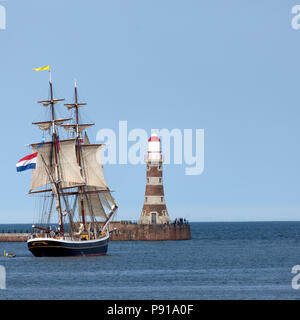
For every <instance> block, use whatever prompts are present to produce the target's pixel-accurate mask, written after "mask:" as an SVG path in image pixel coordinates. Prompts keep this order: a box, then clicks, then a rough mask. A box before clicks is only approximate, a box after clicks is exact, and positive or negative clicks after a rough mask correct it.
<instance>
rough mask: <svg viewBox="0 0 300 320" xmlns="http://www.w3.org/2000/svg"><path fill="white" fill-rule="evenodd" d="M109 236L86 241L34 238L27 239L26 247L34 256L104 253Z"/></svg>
mask: <svg viewBox="0 0 300 320" xmlns="http://www.w3.org/2000/svg"><path fill="white" fill-rule="evenodd" d="M108 241H109V238H108V237H105V238H102V239H98V240H86V241H66V240H57V239H49V238H36V239H30V240H28V241H27V245H28V249H29V250H30V251H31V253H32V254H33V255H34V256H36V257H67V256H90V255H105V254H106V252H107V247H108Z"/></svg>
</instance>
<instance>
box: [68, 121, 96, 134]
mask: <svg viewBox="0 0 300 320" xmlns="http://www.w3.org/2000/svg"><path fill="white" fill-rule="evenodd" d="M93 125H94V124H93V123H89V124H78V125H77V124H63V125H62V127H63V128H64V129H65V130H66V131H69V132H74V131H75V132H76V130H77V127H78V132H79V133H81V132H83V131H84V130H85V129H87V128H90V127H91V126H93Z"/></svg>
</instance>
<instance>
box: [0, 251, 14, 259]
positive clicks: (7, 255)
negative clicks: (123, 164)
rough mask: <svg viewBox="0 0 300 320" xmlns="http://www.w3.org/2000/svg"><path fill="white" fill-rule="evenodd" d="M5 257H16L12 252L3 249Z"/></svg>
mask: <svg viewBox="0 0 300 320" xmlns="http://www.w3.org/2000/svg"><path fill="white" fill-rule="evenodd" d="M3 256H4V257H5V258H14V257H16V254H15V253H14V252H6V251H5V250H4V255H3Z"/></svg>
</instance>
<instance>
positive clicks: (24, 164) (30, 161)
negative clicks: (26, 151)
mask: <svg viewBox="0 0 300 320" xmlns="http://www.w3.org/2000/svg"><path fill="white" fill-rule="evenodd" d="M37 155H38V153H37V152H36V153H32V154H30V155H29V156H26V157H24V158H22V159H21V160H20V161H18V163H17V165H16V166H17V172H20V171H24V170H27V169H35V167H36V159H37Z"/></svg>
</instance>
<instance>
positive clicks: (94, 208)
mask: <svg viewBox="0 0 300 320" xmlns="http://www.w3.org/2000/svg"><path fill="white" fill-rule="evenodd" d="M85 190H94V188H91V187H87V188H85ZM81 200H83V207H84V215H85V216H94V217H101V218H106V217H107V216H106V213H105V210H104V208H103V206H102V204H101V201H100V198H99V194H98V193H89V194H88V193H85V194H83V195H80V197H79V198H78V212H79V215H81V212H82V211H81V210H82V206H81Z"/></svg>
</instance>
